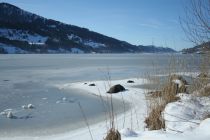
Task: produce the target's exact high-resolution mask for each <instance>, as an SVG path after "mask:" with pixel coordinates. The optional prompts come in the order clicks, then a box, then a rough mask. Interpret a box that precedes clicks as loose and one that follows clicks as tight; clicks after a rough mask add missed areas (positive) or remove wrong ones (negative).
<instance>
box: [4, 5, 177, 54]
mask: <svg viewBox="0 0 210 140" xmlns="http://www.w3.org/2000/svg"><path fill="white" fill-rule="evenodd" d="M139 52H149V53H151V52H152V53H153V52H174V50H173V49H170V48H163V47H154V46H142V45H140V46H136V45H132V44H130V43H127V42H125V41H120V40H117V39H114V38H111V37H108V36H105V35H102V34H100V33H96V32H93V31H90V30H88V29H86V28H81V27H78V26H74V25H69V24H65V23H62V22H59V21H55V20H52V19H47V18H44V17H41V16H39V15H36V14H33V13H30V12H27V11H24V10H22V9H20V8H18V7H16V6H14V5H11V4H8V3H0V53H139Z"/></svg>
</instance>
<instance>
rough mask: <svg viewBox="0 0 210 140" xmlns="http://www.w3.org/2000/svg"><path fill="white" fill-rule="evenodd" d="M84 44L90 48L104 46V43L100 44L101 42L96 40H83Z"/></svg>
mask: <svg viewBox="0 0 210 140" xmlns="http://www.w3.org/2000/svg"><path fill="white" fill-rule="evenodd" d="M84 45H87V46H90V47H92V48H101V47H106V45H105V44H102V43H97V42H94V41H91V40H89V41H85V42H84Z"/></svg>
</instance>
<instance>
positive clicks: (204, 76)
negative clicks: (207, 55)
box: [198, 72, 209, 78]
mask: <svg viewBox="0 0 210 140" xmlns="http://www.w3.org/2000/svg"><path fill="white" fill-rule="evenodd" d="M198 78H209V75H208V73H206V72H204V73H200V74H199V75H198Z"/></svg>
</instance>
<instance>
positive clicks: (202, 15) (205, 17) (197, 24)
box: [180, 0, 210, 45]
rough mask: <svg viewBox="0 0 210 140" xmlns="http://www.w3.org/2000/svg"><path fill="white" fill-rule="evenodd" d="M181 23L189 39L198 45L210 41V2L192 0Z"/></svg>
mask: <svg viewBox="0 0 210 140" xmlns="http://www.w3.org/2000/svg"><path fill="white" fill-rule="evenodd" d="M180 23H181V26H182V29H183V30H184V32H185V34H186V36H187V38H188V39H189V40H190V41H191V42H193V43H195V44H196V45H200V44H203V43H205V42H209V41H210V0H190V2H189V4H188V5H187V6H186V7H185V16H184V17H180Z"/></svg>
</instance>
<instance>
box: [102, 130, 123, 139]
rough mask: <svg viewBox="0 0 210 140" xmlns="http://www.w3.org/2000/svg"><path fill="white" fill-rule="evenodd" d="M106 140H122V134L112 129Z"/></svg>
mask: <svg viewBox="0 0 210 140" xmlns="http://www.w3.org/2000/svg"><path fill="white" fill-rule="evenodd" d="M104 140H121V135H120V132H119V131H118V130H116V129H114V128H111V129H110V130H109V131H108V133H107V135H106V138H105V139H104Z"/></svg>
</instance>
